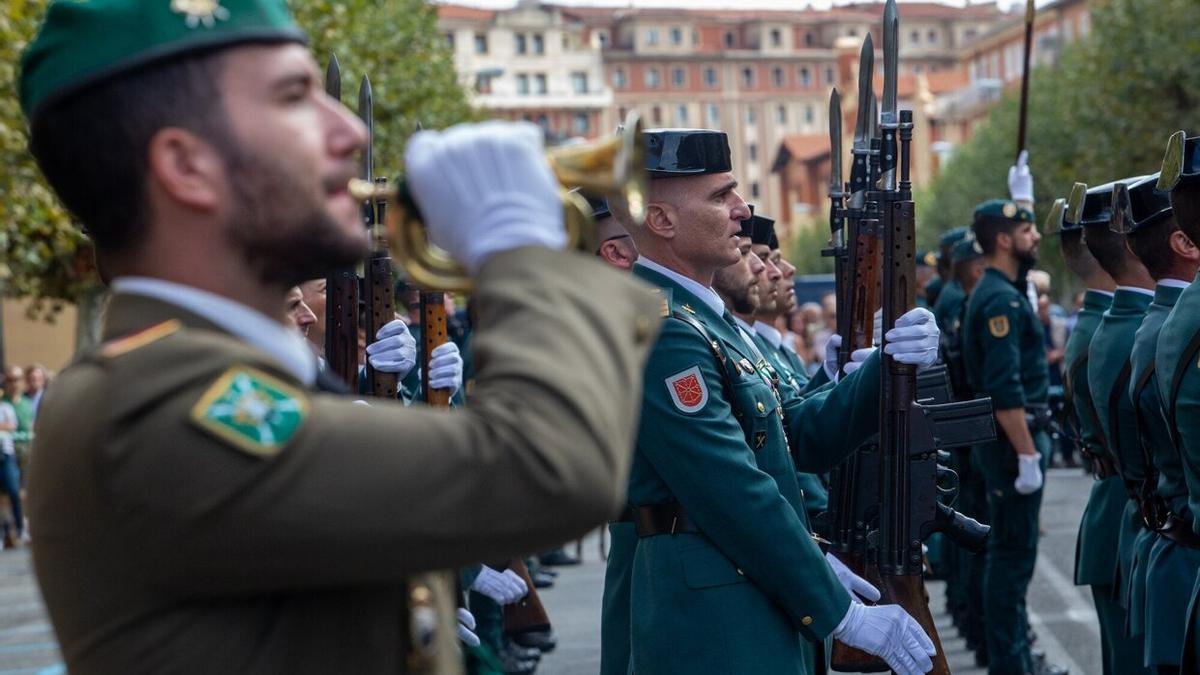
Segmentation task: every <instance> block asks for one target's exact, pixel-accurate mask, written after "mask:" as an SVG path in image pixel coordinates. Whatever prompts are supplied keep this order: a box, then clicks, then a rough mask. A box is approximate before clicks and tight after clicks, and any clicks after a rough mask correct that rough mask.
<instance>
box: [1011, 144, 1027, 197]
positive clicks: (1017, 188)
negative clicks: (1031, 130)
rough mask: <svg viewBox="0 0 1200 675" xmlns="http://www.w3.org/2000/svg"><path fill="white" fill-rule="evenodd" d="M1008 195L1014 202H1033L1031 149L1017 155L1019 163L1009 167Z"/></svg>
mask: <svg viewBox="0 0 1200 675" xmlns="http://www.w3.org/2000/svg"><path fill="white" fill-rule="evenodd" d="M1008 196H1009V197H1011V198H1012V200H1013V201H1014V202H1026V203H1029V204H1032V203H1033V174H1032V173H1030V172H1029V151H1028V150H1022V151H1021V154H1020V155H1017V163H1016V164H1014V165H1012V166H1010V167H1008Z"/></svg>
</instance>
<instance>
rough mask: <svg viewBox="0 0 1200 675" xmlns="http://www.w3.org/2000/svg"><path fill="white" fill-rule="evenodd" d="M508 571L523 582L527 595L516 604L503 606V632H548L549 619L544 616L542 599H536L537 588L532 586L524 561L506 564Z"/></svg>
mask: <svg viewBox="0 0 1200 675" xmlns="http://www.w3.org/2000/svg"><path fill="white" fill-rule="evenodd" d="M508 569H510V570H512V571H514V572H516V573H517V574H518V575H519V576H520V577H521V578H522V579H524V580H525V586H526V587H527V588H528V589H529V593H527V594H526V595H525V597H523V598H521V599H520V600H518V601H517V602H514V603H513V604H511V605H505V606H504V632H505V633H508V634H510V635H511V634H520V633H533V632H537V631H547V630H550V617H549V615H547V614H546V607H545V605H543V604H542V599H541V598H540V597H538V593H537V588H535V587H534V585H533V579H532V578H530V576H529V568H527V567H525V561H524V560H521V559H520V558H513V560H512V562H510V563H509V564H508Z"/></svg>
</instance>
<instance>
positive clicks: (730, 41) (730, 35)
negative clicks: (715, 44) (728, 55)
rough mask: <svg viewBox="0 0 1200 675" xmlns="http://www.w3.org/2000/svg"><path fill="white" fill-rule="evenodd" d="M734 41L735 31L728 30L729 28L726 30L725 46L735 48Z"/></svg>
mask: <svg viewBox="0 0 1200 675" xmlns="http://www.w3.org/2000/svg"><path fill="white" fill-rule="evenodd" d="M733 42H734V37H733V31H728V30H727V31H725V48H726V49H733Z"/></svg>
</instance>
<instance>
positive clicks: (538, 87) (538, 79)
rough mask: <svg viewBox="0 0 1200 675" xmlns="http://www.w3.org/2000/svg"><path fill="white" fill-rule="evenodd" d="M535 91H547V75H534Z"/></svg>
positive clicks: (538, 92)
mask: <svg viewBox="0 0 1200 675" xmlns="http://www.w3.org/2000/svg"><path fill="white" fill-rule="evenodd" d="M533 93H535V94H544V93H546V76H545V75H542V74H541V73H539V74H537V75H534V76H533Z"/></svg>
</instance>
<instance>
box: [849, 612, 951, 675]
mask: <svg viewBox="0 0 1200 675" xmlns="http://www.w3.org/2000/svg"><path fill="white" fill-rule="evenodd" d="M833 637H834V639H835V640H838V641H840V642H842V643H844V644H845V645H846V646H848V647H854V648H855V649H861V650H862V651H864V652H866V653H868V654H874V655H875V656H878V657H879V658H881V659H883V660H884V661H885V662H886V663H887V664H888V666H890V667H891V669H892V670H894V671H896V673H897V674H898V675H921V674H922V673H928V672H929V671H930V670H932V669H933V657H934V656H936V655H937V650H936V649H935V648H934V646H933V640H930V639H929V636H928V635H926V634H925V631H924V630H923V629H922V628H921V625H920V624H918V623H917V622H916V620H914V619H913V618H912V617H911V616H909V615H908V612H905V611H904V609H903V608H902V607H900V606H899V605H874V606H872V605H863V604H859V603H857V602H852V603H850V608H849V609H847V610H846V615H845V616H844V617H842V621H841V623H839V624H838V627H837V628H834V629H833Z"/></svg>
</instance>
